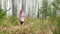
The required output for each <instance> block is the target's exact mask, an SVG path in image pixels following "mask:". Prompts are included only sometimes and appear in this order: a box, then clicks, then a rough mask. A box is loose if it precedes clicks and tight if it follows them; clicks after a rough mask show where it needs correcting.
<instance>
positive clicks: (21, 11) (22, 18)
mask: <svg viewBox="0 0 60 34" xmlns="http://www.w3.org/2000/svg"><path fill="white" fill-rule="evenodd" d="M24 18H25V13H24V10H20V15H19V19H20V21H24Z"/></svg>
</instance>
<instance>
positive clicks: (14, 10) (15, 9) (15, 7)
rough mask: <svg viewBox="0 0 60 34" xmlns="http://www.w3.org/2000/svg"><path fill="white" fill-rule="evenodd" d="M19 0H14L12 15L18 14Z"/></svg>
mask: <svg viewBox="0 0 60 34" xmlns="http://www.w3.org/2000/svg"><path fill="white" fill-rule="evenodd" d="M16 2H17V0H12V16H17V3H16Z"/></svg>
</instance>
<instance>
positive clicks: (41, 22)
mask: <svg viewBox="0 0 60 34" xmlns="http://www.w3.org/2000/svg"><path fill="white" fill-rule="evenodd" d="M0 24H1V25H0V34H21V33H22V34H49V33H51V32H52V33H54V34H59V32H60V30H59V28H60V17H57V18H55V19H54V18H49V19H38V18H26V19H25V23H24V24H25V25H27V27H25V26H23V27H22V30H21V29H20V28H17V29H14V28H13V27H16V26H19V25H20V23H19V19H18V17H9V18H5V19H4V21H2V22H1V23H0ZM5 27H6V29H3V28H5ZM11 28H12V30H8V29H11ZM50 30H51V31H50Z"/></svg>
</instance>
